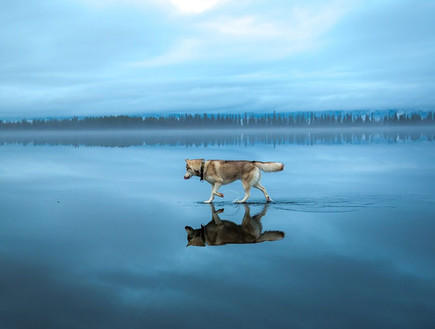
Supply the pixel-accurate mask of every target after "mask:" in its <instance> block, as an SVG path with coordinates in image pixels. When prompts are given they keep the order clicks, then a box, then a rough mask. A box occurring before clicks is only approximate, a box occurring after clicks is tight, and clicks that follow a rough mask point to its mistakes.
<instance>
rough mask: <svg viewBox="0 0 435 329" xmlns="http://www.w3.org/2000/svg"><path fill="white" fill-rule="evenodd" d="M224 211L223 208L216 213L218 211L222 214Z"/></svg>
mask: <svg viewBox="0 0 435 329" xmlns="http://www.w3.org/2000/svg"><path fill="white" fill-rule="evenodd" d="M223 212H224V208H221V209H219V210H218V211H216V213H218V214H222V213H223Z"/></svg>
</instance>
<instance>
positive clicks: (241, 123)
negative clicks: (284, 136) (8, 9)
mask: <svg viewBox="0 0 435 329" xmlns="http://www.w3.org/2000/svg"><path fill="white" fill-rule="evenodd" d="M400 125H403V126H405V125H412V126H414V125H435V112H434V111H412V112H405V111H399V110H386V111H324V112H310V111H306V112H288V113H275V112H273V113H266V114H258V113H244V114H206V113H205V114H172V115H162V116H127V115H118V116H100V117H72V118H48V119H32V120H26V119H23V120H21V121H2V120H0V131H5V130H98V129H138V130H141V129H196V128H207V129H220V128H233V129H234V128H237V129H245V128H254V129H255V128H279V127H308V126H310V127H337V126H400Z"/></svg>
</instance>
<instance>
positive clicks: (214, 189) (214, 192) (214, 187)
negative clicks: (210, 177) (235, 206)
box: [204, 183, 224, 203]
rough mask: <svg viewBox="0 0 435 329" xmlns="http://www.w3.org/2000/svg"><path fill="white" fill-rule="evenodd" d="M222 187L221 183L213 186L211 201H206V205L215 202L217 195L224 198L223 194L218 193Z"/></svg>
mask: <svg viewBox="0 0 435 329" xmlns="http://www.w3.org/2000/svg"><path fill="white" fill-rule="evenodd" d="M221 185H222V184H221V183H214V184H212V186H211V195H210V199H208V200H207V201H204V203H211V202H212V201H213V199H214V196H215V195H219V196H224V195H223V194H221V193H217V190H218V189H219V187H221Z"/></svg>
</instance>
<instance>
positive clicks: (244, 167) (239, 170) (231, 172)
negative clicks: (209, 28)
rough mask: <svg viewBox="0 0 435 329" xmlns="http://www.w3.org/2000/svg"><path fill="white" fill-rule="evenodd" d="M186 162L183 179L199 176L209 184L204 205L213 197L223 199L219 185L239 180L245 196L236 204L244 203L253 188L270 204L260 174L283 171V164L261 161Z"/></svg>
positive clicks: (198, 160) (197, 160) (195, 160)
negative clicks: (208, 195) (208, 197)
mask: <svg viewBox="0 0 435 329" xmlns="http://www.w3.org/2000/svg"><path fill="white" fill-rule="evenodd" d="M185 161H186V174H185V175H184V179H189V178H191V177H192V176H199V177H200V179H201V180H206V181H207V182H209V183H210V184H211V196H210V199H208V200H207V201H204V203H211V202H212V201H213V199H214V196H215V195H217V196H219V197H221V198H222V197H223V196H224V195H223V194H222V193H219V192H218V190H219V188H220V187H221V185H226V184H229V183H232V182H234V181H235V180H238V179H240V180H241V181H242V185H243V188H244V190H245V196H244V197H243V199H242V200H239V201H237V203H244V202H246V200H248V198H249V196H250V190H251V187H255V188H257V189H259V190H260V191H261V192H263V194H264V197H265V198H266V202H271V201H272V199H271V198H270V196H269V194H267V191H266V189H265V188H264V186H262V185H261V184H260V178H261V173H260V170H262V171H265V172H275V171H281V170H283V169H284V164H282V163H280V162H261V161H243V160H241V161H227V160H207V161H206V160H204V159H194V160H189V159H185Z"/></svg>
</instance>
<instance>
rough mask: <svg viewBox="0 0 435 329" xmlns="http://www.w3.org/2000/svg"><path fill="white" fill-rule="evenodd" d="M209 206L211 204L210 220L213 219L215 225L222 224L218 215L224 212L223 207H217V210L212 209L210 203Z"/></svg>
mask: <svg viewBox="0 0 435 329" xmlns="http://www.w3.org/2000/svg"><path fill="white" fill-rule="evenodd" d="M210 206H211V217H212V220H213V221H214V223H215V224H216V225H223V223H222V221H221V219H220V217H219V214H220V213H222V212H224V210H223V209H219V210H218V211H216V210H215V209H214V206H213V204H210Z"/></svg>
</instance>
